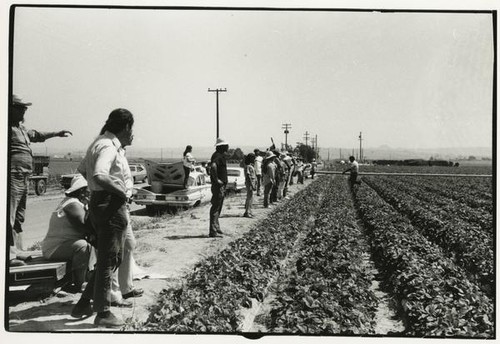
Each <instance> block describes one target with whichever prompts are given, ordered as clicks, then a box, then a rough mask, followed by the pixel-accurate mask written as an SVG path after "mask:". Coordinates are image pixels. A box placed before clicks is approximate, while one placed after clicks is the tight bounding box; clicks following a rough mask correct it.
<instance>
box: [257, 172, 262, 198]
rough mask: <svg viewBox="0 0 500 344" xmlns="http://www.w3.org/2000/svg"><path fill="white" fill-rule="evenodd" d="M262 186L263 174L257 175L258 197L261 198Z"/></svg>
mask: <svg viewBox="0 0 500 344" xmlns="http://www.w3.org/2000/svg"><path fill="white" fill-rule="evenodd" d="M261 184H262V174H258V175H257V196H260V186H261Z"/></svg>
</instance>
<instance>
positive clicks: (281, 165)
mask: <svg viewBox="0 0 500 344" xmlns="http://www.w3.org/2000/svg"><path fill="white" fill-rule="evenodd" d="M285 156H286V155H285V152H284V151H281V152H279V156H278V157H277V159H276V161H277V163H278V165H279V169H278V170H280V171H281V172H280V178H279V183H278V200H281V199H283V192H284V190H285V184H286V174H287V165H286V164H285V161H284V159H285Z"/></svg>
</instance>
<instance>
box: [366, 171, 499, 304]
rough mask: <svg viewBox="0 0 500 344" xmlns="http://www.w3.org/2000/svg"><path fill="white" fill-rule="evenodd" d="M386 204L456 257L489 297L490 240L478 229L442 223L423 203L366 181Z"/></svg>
mask: <svg viewBox="0 0 500 344" xmlns="http://www.w3.org/2000/svg"><path fill="white" fill-rule="evenodd" d="M364 180H365V181H366V183H367V184H369V185H370V186H371V187H372V188H373V189H374V190H375V191H376V192H377V193H378V194H379V195H380V196H381V197H382V198H383V199H384V200H385V201H386V202H388V203H389V204H391V205H392V206H393V207H394V208H395V209H397V210H398V211H399V212H400V213H402V214H404V215H405V216H407V217H408V218H409V219H410V221H411V223H412V224H413V225H414V226H415V227H416V228H418V229H420V230H421V231H422V233H423V234H424V235H425V236H426V237H427V238H429V240H431V241H432V242H434V243H436V244H437V245H439V246H440V247H442V248H443V249H444V250H445V251H447V252H449V253H450V254H453V255H454V256H455V259H456V262H457V264H458V265H460V266H462V267H463V268H464V269H465V270H467V272H468V273H469V274H470V276H471V277H472V279H473V280H476V281H478V282H479V283H480V284H481V286H482V287H483V289H484V290H486V291H487V292H488V294H490V295H491V294H492V293H493V285H494V281H495V271H494V253H493V244H492V241H491V237H489V236H488V235H487V234H486V233H485V232H484V231H481V230H477V229H476V228H475V227H473V226H470V225H467V224H464V223H463V222H462V223H459V222H458V221H443V220H442V219H441V218H440V217H438V216H436V215H435V214H434V213H433V211H431V210H429V209H427V208H426V207H425V204H423V203H422V202H421V201H419V200H417V199H415V198H413V197H411V196H410V195H407V194H403V193H402V192H401V190H397V189H395V188H394V187H392V186H391V185H389V184H388V183H386V182H384V181H383V180H382V179H377V180H375V179H374V178H366V179H364Z"/></svg>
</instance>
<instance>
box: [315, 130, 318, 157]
mask: <svg viewBox="0 0 500 344" xmlns="http://www.w3.org/2000/svg"><path fill="white" fill-rule="evenodd" d="M314 144H315V145H316V158H318V157H319V148H318V135H316V138H315V139H314Z"/></svg>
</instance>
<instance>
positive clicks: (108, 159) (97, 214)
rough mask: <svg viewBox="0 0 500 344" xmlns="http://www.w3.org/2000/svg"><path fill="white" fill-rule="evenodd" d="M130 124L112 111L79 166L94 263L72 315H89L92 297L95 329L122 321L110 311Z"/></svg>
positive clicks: (122, 227)
mask: <svg viewBox="0 0 500 344" xmlns="http://www.w3.org/2000/svg"><path fill="white" fill-rule="evenodd" d="M133 125H134V117H133V115H132V113H131V112H130V111H128V110H126V109H116V110H113V111H112V112H111V113H110V114H109V117H108V119H107V121H106V123H105V124H104V126H103V128H102V129H101V132H100V135H99V136H98V137H97V138H96V139H95V140H94V142H92V143H91V144H90V146H89V148H88V149H87V153H86V155H85V158H84V159H83V160H82V162H81V163H80V166H79V167H78V171H79V172H80V173H81V174H82V175H83V176H84V177H85V178H86V179H87V182H88V185H89V189H90V192H91V195H90V203H89V216H90V220H91V221H92V224H93V225H94V228H95V230H96V234H97V264H96V269H95V274H93V276H92V277H91V279H90V281H89V283H88V284H87V287H86V288H85V290H84V291H83V293H82V297H81V298H80V300H79V301H78V302H77V304H76V305H75V307H74V308H73V312H72V314H78V313H82V314H85V313H86V312H87V314H88V311H89V309H90V300H91V299H92V298H93V300H94V304H93V310H94V311H95V312H97V316H96V318H95V320H94V324H95V325H96V326H105V327H121V326H123V325H124V322H123V320H122V319H118V318H117V317H116V316H115V315H114V314H113V313H111V311H110V307H111V300H110V294H111V280H112V278H113V272H114V271H116V269H118V267H119V266H120V263H121V261H122V254H123V252H122V251H123V239H124V234H125V231H126V229H127V225H128V217H127V207H126V202H127V188H126V184H125V179H126V175H125V173H126V171H125V169H126V167H127V162H126V157H125V151H124V149H123V146H124V145H127V144H130V142H132V137H133V136H132V126H133ZM92 296H93V297H92ZM90 314H92V313H90Z"/></svg>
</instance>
